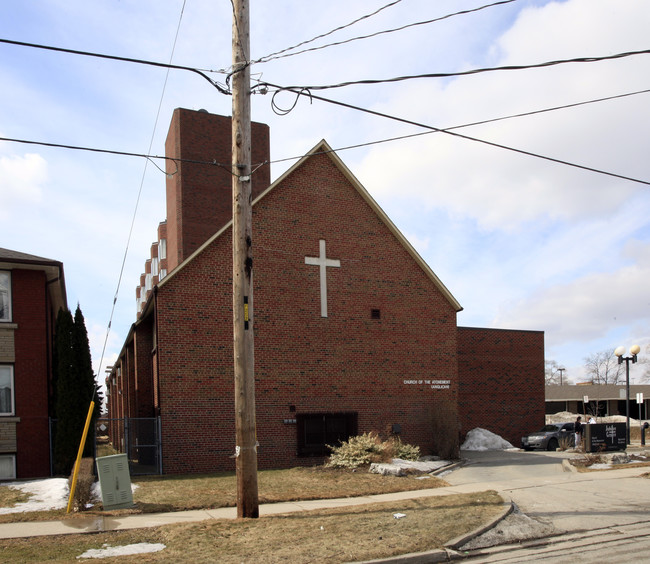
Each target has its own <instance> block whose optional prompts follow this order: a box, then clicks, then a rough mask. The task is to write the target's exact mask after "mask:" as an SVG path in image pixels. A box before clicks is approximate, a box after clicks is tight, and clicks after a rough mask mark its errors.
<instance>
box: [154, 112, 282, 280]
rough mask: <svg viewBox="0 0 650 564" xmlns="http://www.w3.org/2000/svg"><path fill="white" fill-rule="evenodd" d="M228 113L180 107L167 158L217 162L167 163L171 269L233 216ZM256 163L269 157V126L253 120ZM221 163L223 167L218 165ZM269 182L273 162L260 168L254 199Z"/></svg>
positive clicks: (168, 245) (167, 144) (169, 264)
mask: <svg viewBox="0 0 650 564" xmlns="http://www.w3.org/2000/svg"><path fill="white" fill-rule="evenodd" d="M231 129H232V126H231V121H230V118H229V117H224V116H219V115H214V114H209V113H207V112H196V111H192V110H186V109H183V108H177V109H175V110H174V115H173V117H172V122H171V125H170V127H169V133H168V135H167V141H166V144H165V152H166V155H167V156H168V157H172V158H179V159H187V160H193V161H199V162H208V163H212V162H213V161H214V162H215V163H217V164H213V165H204V164H194V163H189V162H179V161H176V162H172V161H168V162H167V172H168V173H169V174H173V176H172V177H171V178H167V257H168V258H167V265H168V269H169V270H170V271H171V270H172V269H173V268H175V267H176V265H178V264H180V263H181V262H182V261H183V260H184V259H185V258H187V257H188V256H189V255H190V254H192V252H194V251H195V250H196V249H198V248H199V247H200V246H201V245H202V244H203V243H204V242H205V241H206V240H207V239H208V238H209V237H211V236H212V235H214V234H215V233H216V232H217V231H218V230H219V229H220V228H221V227H223V226H224V225H225V224H226V223H228V221H230V219H231V218H232V175H231V172H230V171H231V169H232V165H231V160H232V142H231V138H232V133H231ZM251 139H252V146H251V158H252V162H253V164H254V166H256V165H258V164H260V163H264V162H268V161H269V127H268V126H267V125H265V124H262V123H252V124H251ZM218 165H221V166H218ZM269 184H270V166H269V165H264V166H261V167H260V168H257V170H256V172H255V175H254V176H253V184H252V192H253V197H255V196H257V195H258V194H259V193H261V192H262V191H263V190H265V189H266V188H268V186H269Z"/></svg>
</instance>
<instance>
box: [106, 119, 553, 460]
mask: <svg viewBox="0 0 650 564" xmlns="http://www.w3.org/2000/svg"><path fill="white" fill-rule="evenodd" d="M252 133H253V135H252V155H253V157H252V161H253V163H266V162H268V161H269V160H270V159H269V131H268V127H267V126H265V125H263V124H253V132H252ZM230 137H231V126H230V118H227V117H222V116H216V115H212V114H209V113H207V112H205V111H199V112H194V111H190V110H185V109H177V110H175V112H174V115H173V118H172V123H171V127H170V131H169V135H168V138H167V144H166V151H167V156H168V157H172V158H175V159H178V160H177V161H170V162H169V164H168V169H167V171H168V173H174V174H173V176H172V177H171V178H168V180H167V220H166V222H163V223H161V225H160V227H159V230H158V241H157V242H156V243H154V245H152V249H151V258H150V259H149V260H148V261H147V263H146V265H145V273H144V274H143V276H142V278H141V280H140V285H139V286H138V289H137V291H136V298H137V308H138V313H137V320H136V322H135V323H134V324H133V325H132V327H131V329H130V331H129V334H128V336H127V337H126V340H125V344H124V346H123V349H122V351H121V353H120V355H119V358H118V360H117V362H115V364H114V366H113V368H112V372H111V373H110V374H109V376H108V377H107V379H106V384H107V394H108V408H109V417H111V418H138V417H159V418H160V429H161V437H160V441H161V444H162V464H161V466H162V470H163V472H164V473H197V472H212V471H222V470H232V469H234V460H233V458H232V456H233V454H234V450H235V429H234V383H233V347H232V340H233V337H232V282H231V280H232V236H231V227H232V222H231V218H232V211H231V174H230V171H229V166H228V165H226V166H225V167H219V166H216V165H214V164H208V163H230V147H231V143H230ZM189 161H195V162H189ZM196 161H198V163H197V162H196ZM201 163H206V164H201ZM254 168H255V167H254ZM252 182H253V184H252V190H253V199H254V201H253V256H254V268H253V272H254V274H253V279H254V288H255V290H254V301H255V303H254V311H253V316H254V319H253V323H254V330H255V388H256V391H255V395H256V414H257V415H256V418H257V438H258V442H259V451H258V464H259V467H260V468H273V467H289V466H296V465H305V464H314V463H315V462H318V461H321V460H322V456H323V455H325V454H326V452H327V448H326V445H328V444H333V443H335V442H336V441H337V440H338V439H340V438H347V437H348V436H350V435H354V434H357V433H362V432H365V431H377V432H379V433H383V434H388V433H398V434H399V436H400V437H401V438H402V440H403V441H405V442H408V443H413V444H417V445H419V446H420V447H421V448H422V450H423V451H424V452H425V453H431V452H436V451H437V450H439V447H440V445H441V444H442V438H443V437H441V433H445V435H446V436H445V437H444V438H445V440H446V441H447V442H448V441H450V440H451V441H452V442H453V443H456V444H457V441H459V440H461V439H462V438H463V436H464V434H465V433H466V432H467V431H469V430H470V429H472V428H474V427H476V426H480V427H482V428H485V429H489V430H491V431H492V432H495V433H498V434H500V435H501V436H503V437H505V438H506V439H509V440H510V441H511V442H515V441H518V440H519V436H520V434H521V431H522V430H524V429H529V428H535V427H536V426H539V425H540V424H543V421H544V340H543V333H541V332H534V331H505V330H491V329H471V328H459V327H457V323H456V314H457V312H459V311H460V310H461V309H462V308H461V306H460V304H459V303H458V302H457V301H456V299H455V298H454V297H453V295H452V294H451V293H450V291H449V290H448V289H447V288H446V287H445V286H444V284H443V283H442V282H441V281H440V280H439V279H438V277H437V276H436V275H435V273H434V272H433V271H432V270H431V269H430V267H429V266H428V265H427V264H426V263H425V262H424V261H423V260H422V258H421V257H420V256H419V255H418V254H417V252H416V251H415V250H414V249H413V247H412V246H411V245H410V244H409V242H408V241H407V240H406V239H405V238H404V236H403V235H402V234H401V233H400V232H399V231H398V230H397V228H396V227H395V226H394V225H393V223H392V222H391V221H390V219H389V218H388V217H387V216H386V214H385V213H384V212H383V211H382V210H381V209H380V208H379V206H378V205H377V204H376V203H375V202H374V200H373V199H372V197H371V196H370V195H369V193H368V192H367V191H366V190H365V188H364V187H363V186H361V184H360V183H359V182H358V180H357V179H356V178H355V177H354V176H353V174H352V173H351V172H350V170H348V168H347V167H346V166H345V165H344V164H343V162H342V161H341V160H340V159H339V157H338V155H337V154H336V153H334V152H332V150H331V149H330V147H329V146H328V144H327V143H326V142H325V141H322V142H320V143H319V144H318V145H317V146H316V147H314V149H312V150H311V151H310V152H309V154H307V155H306V156H305V157H303V158H302V159H300V160H299V161H298V162H297V163H296V164H295V165H294V166H293V167H291V168H290V169H289V170H288V171H287V172H285V173H284V174H283V175H282V176H281V177H280V178H279V179H277V180H276V181H275V182H273V184H271V183H270V171H269V168H268V165H263V166H260V167H259V168H257V169H256V170H255V173H254V174H253V180H252ZM116 433H117V430H116V429H115V428H114V429H113V430H112V434H113V436H112V439H113V441H114V442H118V441H120V440H122V438H121V437H118V436H116Z"/></svg>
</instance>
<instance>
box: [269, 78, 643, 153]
mask: <svg viewBox="0 0 650 564" xmlns="http://www.w3.org/2000/svg"><path fill="white" fill-rule="evenodd" d="M649 93H650V89H647V90H637V91H636V92H628V93H626V94H616V95H614V96H606V97H604V98H595V99H593V100H585V101H582V102H575V103H573V104H564V105H562V106H554V107H552V108H544V109H541V110H532V111H530V112H522V113H519V114H512V115H509V116H501V117H497V118H490V119H484V120H481V121H475V122H472V123H464V124H463V125H454V126H451V127H445V128H441V129H444V131H452V130H455V129H463V128H466V127H474V126H477V125H485V124H488V123H494V122H497V121H504V120H508V119H515V118H520V117H526V116H533V115H536V114H543V113H547V112H554V111H557V110H566V109H568V108H576V107H579V106H585V105H587V104H595V103H597V102H606V101H608V100H616V99H618V98H626V97H628V96H636V95H637V94H649ZM294 106H295V104H294ZM433 133H438V131H437V130H428V131H419V132H418V133H409V134H406V135H398V136H395V137H387V138H385V139H377V140H375V141H366V142H364V143H356V144H354V145H346V146H345V147H337V148H336V149H332V150H331V151H317V152H315V153H309V154H308V155H300V156H298V157H285V158H282V159H275V160H272V161H269V162H265V163H262V164H276V163H281V162H286V161H295V160H298V159H301V158H303V157H305V156H312V155H317V154H323V153H329V152H332V153H338V152H340V151H348V150H350V149H361V148H363V147H369V146H372V145H380V144H382V143H390V142H392V141H402V140H404V139H411V138H413V137H421V136H423V135H431V134H433Z"/></svg>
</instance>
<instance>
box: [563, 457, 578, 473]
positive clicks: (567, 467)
mask: <svg viewBox="0 0 650 564" xmlns="http://www.w3.org/2000/svg"><path fill="white" fill-rule="evenodd" d="M562 470H564V471H565V472H577V471H578V469H577V468H576V467H575V466H574V465H573V464H571V463H570V462H569V460H568V459H566V458H565V459H564V460H563V461H562Z"/></svg>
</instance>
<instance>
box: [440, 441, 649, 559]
mask: <svg viewBox="0 0 650 564" xmlns="http://www.w3.org/2000/svg"><path fill="white" fill-rule="evenodd" d="M571 456H576V455H575V454H573V453H565V452H553V453H550V452H523V451H482V452H475V451H463V452H462V457H463V458H464V459H465V460H466V461H467V464H466V465H465V466H464V467H462V468H459V469H458V470H455V471H454V472H452V473H450V474H447V475H445V476H444V479H445V480H446V481H447V482H449V483H450V484H452V486H454V487H457V488H462V489H465V488H473V489H475V490H476V489H477V488H480V489H494V490H496V491H498V492H500V493H502V494H505V495H507V496H509V497H510V498H511V499H512V500H513V501H514V503H515V504H516V505H517V507H518V509H519V512H516V513H515V514H514V515H513V516H512V517H509V518H508V519H507V520H506V522H504V523H503V524H502V525H501V529H502V530H500V531H499V530H493V531H491V532H489V533H488V535H490V534H491V535H492V536H493V537H495V535H496V539H497V540H498V539H501V540H500V542H504V541H505V542H513V541H517V540H522V539H529V538H536V537H540V536H548V535H551V534H564V533H569V532H572V533H576V532H580V531H596V530H605V529H607V528H610V527H618V526H622V525H630V524H645V525H644V526H646V527H649V528H650V516H649V515H650V513H649V509H650V479H644V478H640V477H639V476H640V475H641V474H643V473H644V472H646V471H648V468H642V469H639V468H623V469H620V470H605V471H599V472H589V473H577V472H570V471H565V470H564V469H563V467H562V461H563V459H565V458H569V457H571ZM508 521H509V522H510V524H509V523H508ZM494 541H495V538H492V539H484V540H483V541H482V540H481V538H480V537H479V539H476V542H475V545H474V546H469V547H467V548H475V547H476V546H487V545H489V544H490V543H492V544H494ZM482 542H483V544H481V543H482Z"/></svg>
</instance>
